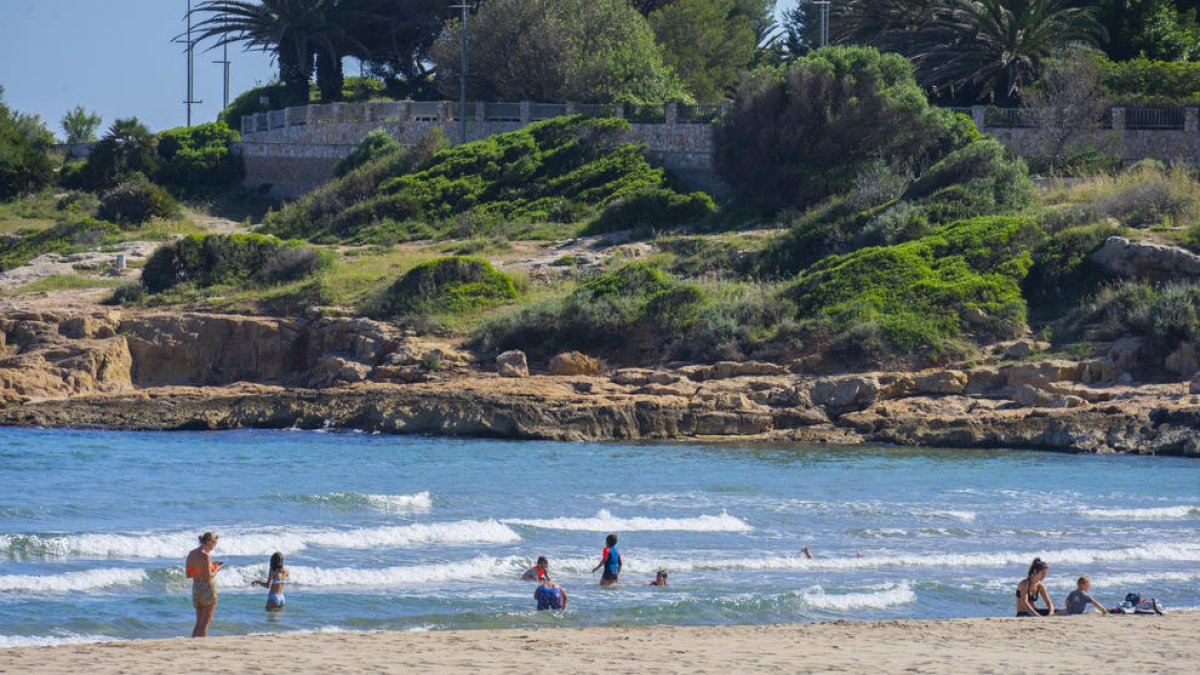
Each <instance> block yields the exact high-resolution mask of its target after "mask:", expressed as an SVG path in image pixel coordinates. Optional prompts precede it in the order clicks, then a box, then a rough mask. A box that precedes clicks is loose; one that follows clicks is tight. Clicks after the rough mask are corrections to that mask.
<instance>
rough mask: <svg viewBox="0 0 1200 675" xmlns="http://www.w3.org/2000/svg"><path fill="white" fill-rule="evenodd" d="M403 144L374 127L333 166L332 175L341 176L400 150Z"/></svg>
mask: <svg viewBox="0 0 1200 675" xmlns="http://www.w3.org/2000/svg"><path fill="white" fill-rule="evenodd" d="M402 148H403V146H401V145H400V142H399V141H397V140H396V139H395V138H393V137H392V135H391V134H389V133H388V132H386V131H384V130H383V129H375V130H374V131H372V132H371V133H369V134H367V136H366V138H364V139H362V142H360V143H359V144H358V146H357V147H355V148H354V151H353V152H351V153H350V154H349V155H346V156H345V157H343V158H342V159H341V160H340V161H339V162H338V163H337V165H336V166H334V167H333V175H335V176H337V177H338V178H341V177H342V176H345V175H346V174H348V173H350V172H351V171H353V170H355V169H357V168H358V167H360V166H362V165H364V164H366V163H367V162H373V161H375V160H377V159H379V158H380V157H383V156H384V155H389V154H391V153H393V152H397V151H399V150H401V149H402Z"/></svg>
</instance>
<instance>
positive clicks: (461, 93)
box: [450, 0, 471, 144]
mask: <svg viewBox="0 0 1200 675" xmlns="http://www.w3.org/2000/svg"><path fill="white" fill-rule="evenodd" d="M470 8H471V5H470V3H469V2H468V0H459V3H458V4H457V5H450V9H461V10H462V21H461V23H460V25H461V27H462V35H461V36H460V37H459V39H460V40H461V41H462V46H461V48H460V49H459V52H460V53H461V54H462V60H461V63H460V64H459V69H458V70H459V73H458V121H459V126H460V131H459V143H460V144H465V143H466V142H467V63H468V59H467V17H468V16H469V14H468V12H467V10H469V9H470Z"/></svg>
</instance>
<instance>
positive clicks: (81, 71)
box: [0, 0, 794, 136]
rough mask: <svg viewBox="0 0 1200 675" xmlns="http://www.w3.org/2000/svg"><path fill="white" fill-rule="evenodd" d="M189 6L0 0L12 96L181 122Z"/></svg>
mask: <svg viewBox="0 0 1200 675" xmlns="http://www.w3.org/2000/svg"><path fill="white" fill-rule="evenodd" d="M447 1H448V2H449V1H450V0H447ZM193 2H194V3H195V2H199V0H193ZM793 4H794V0H780V2H779V5H780V9H782V8H783V7H785V6H791V5H793ZM186 11H187V0H0V85H3V86H4V89H5V92H4V101H5V103H7V104H8V105H9V106H11V107H13V108H16V109H17V110H20V111H21V112H25V113H36V114H38V115H41V116H42V119H44V120H45V121H46V124H47V126H49V127H50V129H51V130H52V131H54V132H55V133H56V134H58V135H59V136H61V135H62V130H61V129H60V128H59V120H60V119H62V116H63V113H65V112H66V111H68V110H70V109H71V108H74V107H75V106H76V105H83V106H84V107H85V108H87V109H88V110H94V111H96V112H98V113H100V115H101V116H102V117H103V118H104V125H103V126H104V128H107V127H108V125H109V124H111V123H112V122H113V120H115V119H117V118H120V117H131V116H135V115H136V116H137V117H138V118H139V119H140V120H142V122H144V123H146V125H147V126H149V127H150V128H151V129H152V130H154V131H161V130H163V129H170V128H172V127H176V126H181V125H183V124H184V123H185V122H186V121H187V115H186V111H185V108H184V105H183V103H182V102H183V100H184V99H185V98H186V92H187V69H186V68H187V63H186V60H185V58H184V52H183V48H182V46H181V45H179V44H173V43H172V42H171V39H172V38H173V37H174V36H175V35H177V34H179V33H181V32H183V30H184V28H185V24H184V22H183V16H184V14H185V13H186ZM229 56H230V61H232V62H233V70H232V81H231V84H230V96H237V94H238V93H239V92H242V91H245V90H246V89H249V88H251V87H253V86H256V85H258V84H263V83H266V82H268V81H270V80H271V79H272V78H273V76H274V72H275V69H274V67H273V66H272V63H271V58H270V56H269V55H267V54H264V53H262V52H244V51H242V49H241V48H240V47H239V48H233V47H231V48H230V53H229ZM219 58H220V52H219V51H218V50H213V51H210V52H204V51H201V50H197V51H196V59H195V96H196V98H197V99H200V100H203V101H204V103H202V104H200V105H197V106H193V109H192V120H193V122H206V121H210V120H213V119H215V118H216V116H217V113H218V112H220V110H221V95H222V91H221V89H222V71H221V66H219V65H217V64H215V63H212V62H213V61H214V60H216V59H219ZM349 70H350V69H348V71H349Z"/></svg>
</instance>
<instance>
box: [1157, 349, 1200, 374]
mask: <svg viewBox="0 0 1200 675" xmlns="http://www.w3.org/2000/svg"><path fill="white" fill-rule="evenodd" d="M1164 365H1165V366H1166V368H1167V370H1168V371H1170V372H1172V373H1175V374H1176V375H1180V376H1182V377H1191V376H1192V375H1195V374H1196V373H1197V372H1200V354H1198V353H1197V351H1196V347H1195V346H1194V345H1192V343H1190V342H1184V343H1181V344H1180V345H1179V348H1178V349H1176V350H1175V351H1173V352H1171V354H1170V355H1169V356H1167V360H1166V361H1165V362H1164Z"/></svg>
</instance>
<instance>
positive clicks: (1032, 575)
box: [1017, 558, 1054, 616]
mask: <svg viewBox="0 0 1200 675" xmlns="http://www.w3.org/2000/svg"><path fill="white" fill-rule="evenodd" d="M1049 571H1050V566H1049V565H1047V564H1046V563H1045V562H1043V561H1042V559H1041V558H1034V559H1033V563H1031V564H1030V565H1029V572H1028V573H1027V574H1026V575H1025V578H1024V579H1022V580H1021V583H1019V584H1017V616H1052V615H1053V614H1054V601H1053V600H1051V599H1050V593H1049V592H1047V591H1046V585H1045V584H1043V583H1042V580H1043V579H1045V578H1046V573H1047V572H1049ZM1038 596H1041V598H1042V600H1045V601H1046V608H1045V609H1042V608H1039V607H1036V606H1035V605H1036V603H1037V600H1038Z"/></svg>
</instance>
